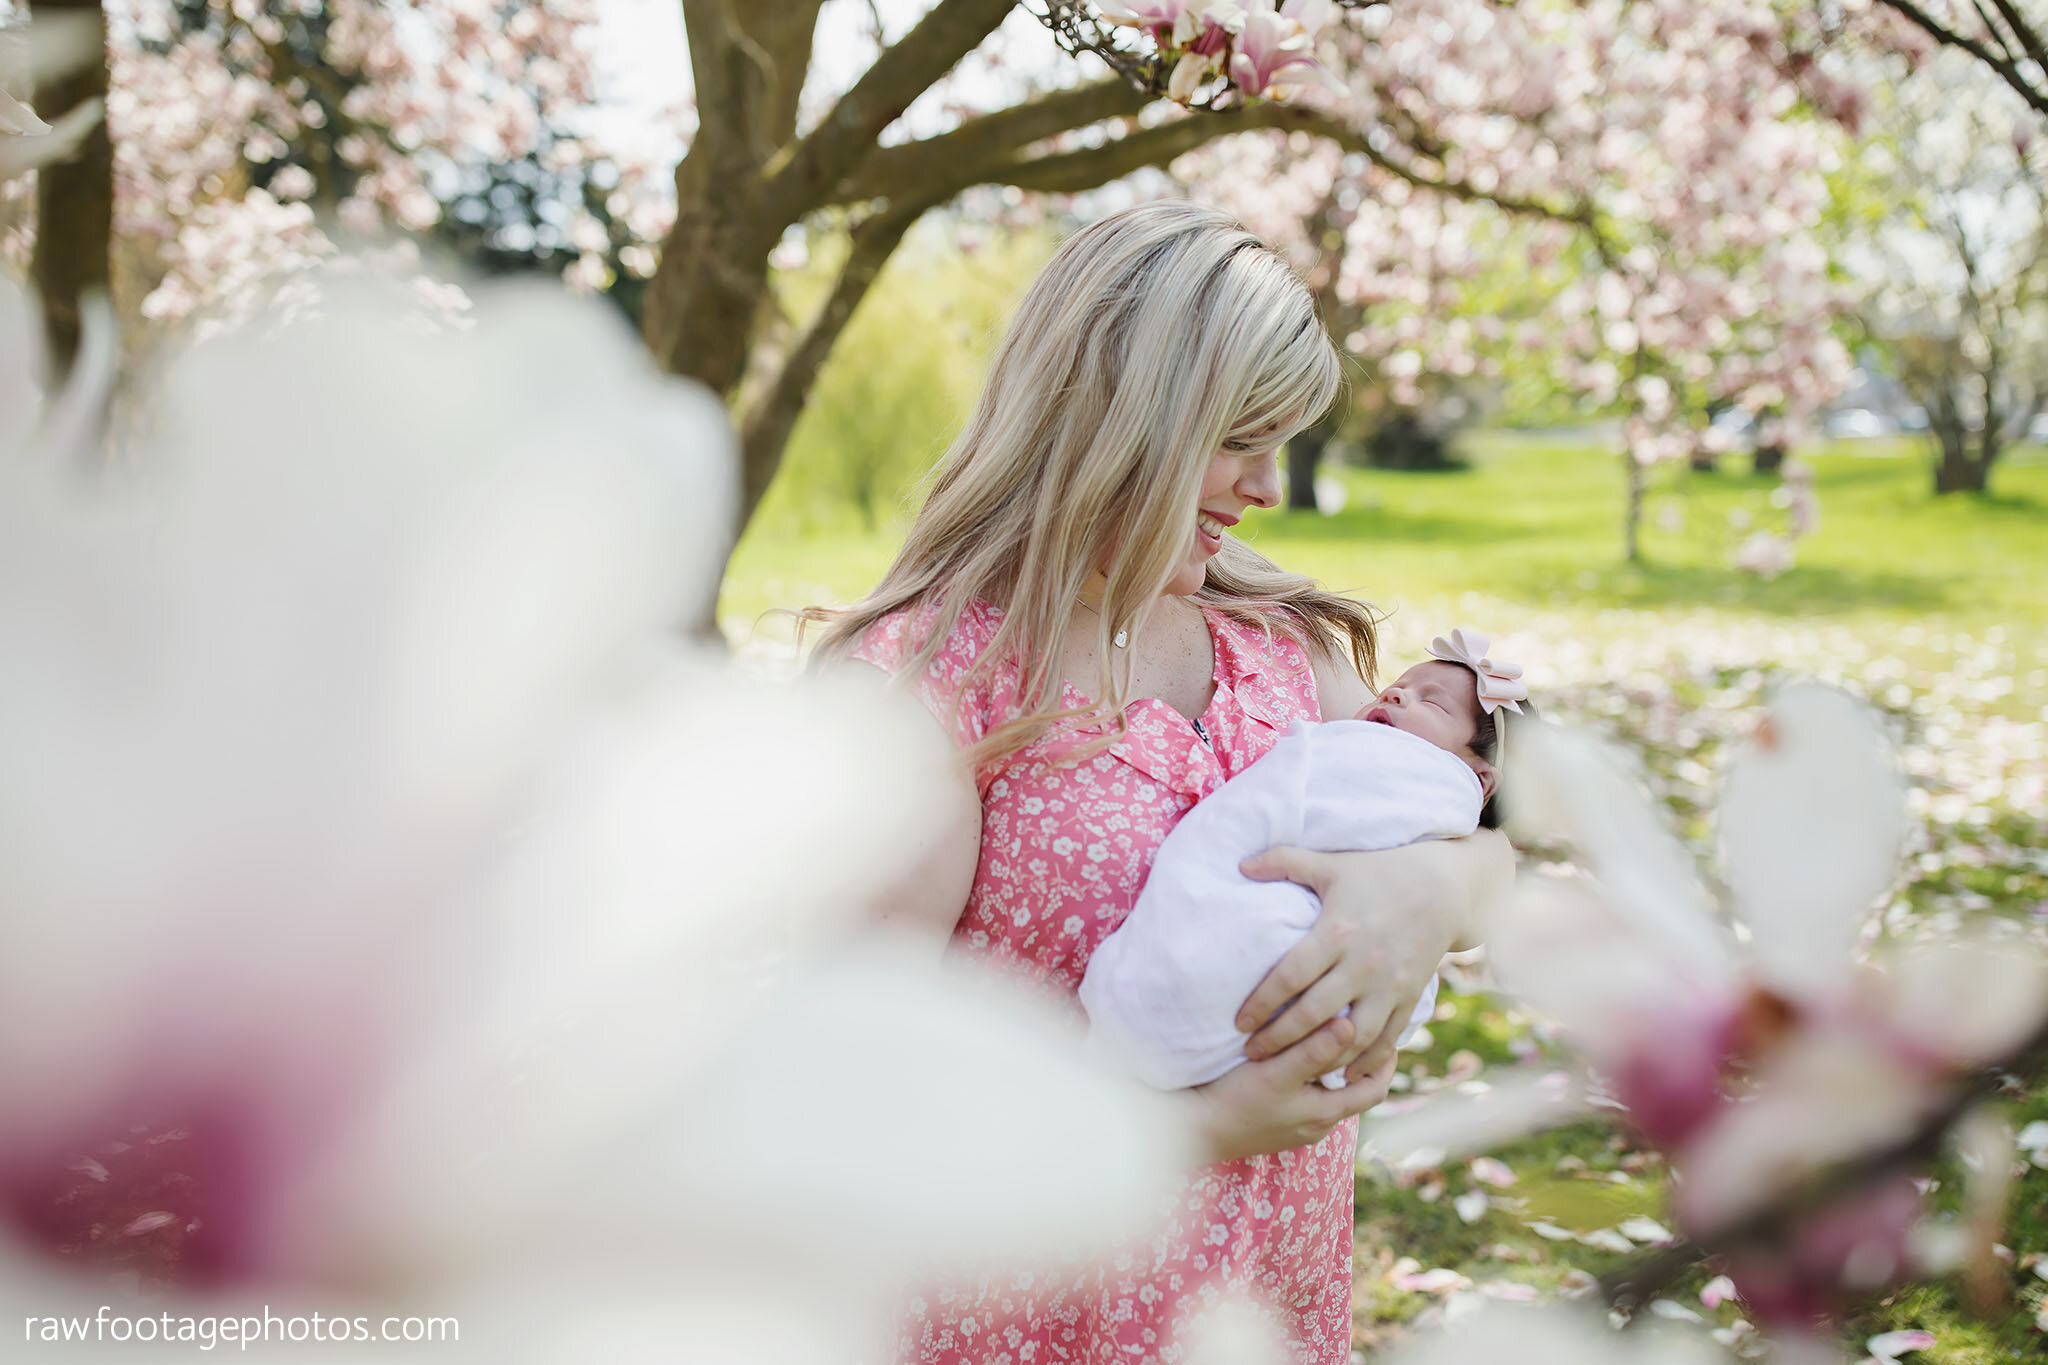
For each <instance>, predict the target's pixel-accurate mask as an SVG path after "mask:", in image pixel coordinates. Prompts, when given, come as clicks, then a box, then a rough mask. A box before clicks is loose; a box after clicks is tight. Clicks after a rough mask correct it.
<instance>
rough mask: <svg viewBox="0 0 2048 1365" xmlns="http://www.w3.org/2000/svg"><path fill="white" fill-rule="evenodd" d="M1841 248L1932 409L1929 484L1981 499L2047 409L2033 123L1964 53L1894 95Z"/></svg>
mask: <svg viewBox="0 0 2048 1365" xmlns="http://www.w3.org/2000/svg"><path fill="white" fill-rule="evenodd" d="M1883 132H1884V136H1883V137H1882V138H1880V139H1878V140H1876V141H1873V142H1872V143H1871V144H1869V145H1868V146H1867V147H1866V148H1865V149H1864V152H1863V155H1862V158H1861V163H1862V164H1861V166H1860V167H1859V171H1860V173H1861V174H1863V175H1864V176H1866V177H1868V179H1869V181H1870V184H1869V185H1868V186H1867V187H1866V189H1865V192H1864V196H1863V197H1864V199H1865V201H1866V202H1867V203H1869V204H1871V205H1872V206H1873V208H1872V210H1871V212H1870V214H1869V216H1868V217H1867V218H1866V219H1865V221H1863V222H1860V223H1858V224H1855V225H1854V227H1855V230H1854V232H1853V235H1852V236H1851V237H1850V238H1849V240H1848V241H1847V242H1846V243H1845V245H1844V248H1843V250H1842V252H1841V255H1842V257H1843V259H1844V260H1845V261H1847V262H1848V263H1850V265H1851V266H1852V268H1854V269H1855V270H1856V272H1857V274H1858V275H1859V276H1860V278H1861V281H1862V283H1863V286H1864V290H1865V293H1864V298H1863V303H1862V307H1861V310H1860V311H1861V316H1862V320H1863V324H1864V326H1865V327H1866V328H1867V330H1868V331H1869V333H1870V334H1871V335H1872V336H1873V337H1875V338H1877V339H1878V340H1879V341H1881V342H1882V343H1884V344H1885V346H1886V347H1887V349H1888V351H1889V353H1890V355H1891V357H1892V360H1893V363H1894V365H1895V367H1896V369H1897V372H1898V376H1899V379H1900V382H1901V383H1902V384H1903V385H1904V387H1905V389H1906V391H1907V393H1908V394H1909V395H1910V396H1911V397H1912V399H1913V401H1914V402H1915V403H1917V404H1919V405H1920V406H1921V407H1922V408H1923V409H1924V410H1925V411H1926V414H1927V426H1928V434H1929V435H1930V436H1931V437H1932V438H1933V440H1934V443H1935V464H1934V490H1935V492H1937V493H1954V492H1964V491H1969V492H1983V491H1984V490H1985V488H1986V486H1987V483H1988V480H1989V478H1990V474H1991V469H1992V467H1993V466H1994V465H1995V464H1996V463H1997V461H1998V459H1999V456H2000V455H2001V454H2003V453H2004V451H2005V450H2006V449H2007V448H2008V446H2009V445H2010V444H2011V443H2012V442H2013V441H2014V440H2016V439H2017V438H2019V437H2020V436H2022V435H2023V434H2024V433H2025V431H2026V429H2027V425H2028V423H2029V421H2030V420H2031V419H2032V418H2033V417H2034V416H2035V415H2036V414H2037V413H2038V412H2039V411H2040V410H2041V407H2042V404H2043V402H2044V401H2048V186H2044V182H2043V175H2044V173H2048V164H2044V163H2043V160H2042V150H2041V147H2040V141H2041V140H2040V138H2039V137H2038V136H2037V133H2036V121H2035V116H2034V114H2033V112H2032V111H2031V110H2029V109H2028V108H2026V107H2025V105H2024V104H2023V103H2022V102H2021V101H2020V100H2019V99H2017V98H2015V97H2014V96H2013V95H2012V93H2011V91H2009V90H2007V89H2005V88H2003V87H2001V86H1997V85H1992V84H1990V83H1988V82H1986V81H1985V80H1984V79H1983V75H1982V69H1981V67H1980V66H1979V65H1978V64H1977V63H1974V62H1972V61H1970V60H1969V59H1968V58H1967V56H1966V55H1965V54H1964V53H1962V52H1960V51H1944V52H1940V53H1937V54H1934V55H1933V56H1932V57H1930V58H1929V59H1928V60H1927V61H1926V62H1924V63H1923V65H1922V67H1921V69H1920V70H1919V71H1918V72H1916V73H1915V76H1914V78H1913V79H1912V80H1911V81H1908V82H1902V83H1900V84H1899V85H1898V86H1896V87H1895V88H1894V89H1893V90H1892V91H1891V92H1890V96H1889V98H1888V99H1887V101H1886V103H1885V105H1884V109H1883Z"/></svg>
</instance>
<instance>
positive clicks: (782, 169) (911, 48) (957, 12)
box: [762, 0, 1015, 223]
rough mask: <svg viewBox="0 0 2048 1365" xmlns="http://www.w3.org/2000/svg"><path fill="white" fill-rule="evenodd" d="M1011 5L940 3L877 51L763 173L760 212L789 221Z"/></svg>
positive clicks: (978, 0)
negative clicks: (821, 118)
mask: <svg viewBox="0 0 2048 1365" xmlns="http://www.w3.org/2000/svg"><path fill="white" fill-rule="evenodd" d="M1014 4H1015V0H939V3H938V4H937V5H936V6H934V7H933V8H932V9H931V11H930V12H929V13H927V14H926V15H925V16H924V18H922V19H920V20H918V22H917V26H916V27H915V28H913V29H911V30H910V32H908V33H906V34H904V35H903V36H902V37H901V38H900V39H898V40H897V41H896V42H895V43H893V44H891V45H890V46H889V47H887V48H884V49H883V50H882V55H881V56H879V57H877V58H876V59H875V64H874V65H873V66H871V67H869V68H868V70H867V73H866V74H865V75H863V76H862V77H861V78H860V79H859V80H858V81H856V82H855V83H854V87H853V89H851V90H849V91H847V92H846V93H845V94H844V95H842V96H840V98H839V102H838V103H837V104H835V105H833V106H832V110H831V112H830V113H828V114H826V115H825V118H824V121H823V122H821V123H819V125H818V126H817V127H816V128H813V129H812V130H811V131H810V133H809V134H808V135H807V136H806V137H805V138H804V139H803V140H802V141H800V142H798V143H797V144H796V145H795V146H793V147H791V148H789V149H787V150H786V151H785V152H783V153H781V154H780V155H778V156H777V157H776V158H775V159H774V160H772V161H771V162H770V163H769V165H768V166H767V168H766V170H767V183H766V186H765V188H764V194H763V200H762V207H763V209H764V210H765V211H766V212H767V213H769V214H771V215H773V216H774V218H775V221H776V222H781V223H789V222H795V221H796V220H797V219H798V218H799V217H801V216H802V215H803V213H804V212H805V211H806V210H808V209H811V208H815V207H816V206H818V205H819V204H821V203H823V202H824V201H825V198H826V196H827V194H828V193H829V192H830V190H831V187H832V186H833V185H836V184H838V183H839V182H840V181H841V180H843V179H845V178H846V176H847V175H848V174H849V173H851V172H852V171H853V169H854V167H855V166H857V165H858V164H859V163H860V161H861V159H862V157H863V156H865V155H866V154H867V153H869V152H870V151H872V150H873V148H874V145H875V139H876V138H877V137H879V136H880V135H881V132H882V130H883V129H884V128H886V127H888V126H889V125H890V124H891V123H894V122H895V121H896V119H897V118H898V117H900V116H901V115H902V113H903V111H904V110H905V109H907V108H909V107H910V104H911V101H913V100H915V99H916V98H917V97H918V96H919V95H921V94H923V93H924V91H925V89H926V88H927V87H928V86H930V85H931V84H932V83H933V82H934V81H936V80H938V79H939V77H941V76H943V75H945V74H946V73H947V72H948V71H950V70H952V69H953V67H954V66H955V65H956V64H958V62H959V61H960V59H961V58H962V57H965V56H966V55H967V54H968V53H970V52H972V51H973V50H974V49H975V48H976V47H977V46H979V45H980V43H981V40H982V39H983V38H985V37H987V36H988V35H989V34H990V33H992V32H994V31H995V29H996V27H997V25H999V24H1001V23H1002V21H1003V17H1004V16H1005V15H1007V14H1008V13H1009V12H1010V10H1011V9H1012V8H1013V7H1014Z"/></svg>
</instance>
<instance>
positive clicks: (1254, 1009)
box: [1237, 933, 1344, 1055]
mask: <svg viewBox="0 0 2048 1365" xmlns="http://www.w3.org/2000/svg"><path fill="white" fill-rule="evenodd" d="M1338 956H1339V954H1338V949H1337V944H1336V943H1335V942H1334V941H1333V940H1332V938H1331V936H1330V935H1328V934H1316V933H1310V934H1309V936H1308V937H1307V938H1305V939H1303V940H1302V941H1301V942H1299V943H1297V944H1295V945H1294V946H1293V947H1292V948H1290V949H1288V950H1287V956H1285V957H1283V958H1281V959H1280V960H1279V961H1278V962H1276V963H1274V964H1273V970H1272V971H1270V972H1267V973H1266V977H1265V980H1263V981H1261V982H1259V984H1258V987H1257V989H1255V990H1254V991H1253V992H1252V993H1251V995H1250V996H1248V997H1247V998H1246V1000H1245V1002H1244V1004H1243V1006H1242V1007H1241V1008H1239V1010H1238V1012H1237V1031H1238V1032H1239V1033H1256V1032H1259V1031H1261V1030H1263V1029H1264V1028H1265V1027H1266V1025H1267V1023H1268V1021H1270V1020H1272V1019H1273V1016H1274V1015H1276V1014H1278V1013H1279V1012H1280V1010H1281V1009H1282V1007H1284V1006H1285V1005H1286V1004H1287V1002H1288V1001H1290V1000H1292V999H1294V998H1295V997H1296V996H1298V995H1300V994H1301V993H1302V992H1303V991H1305V990H1307V989H1308V988H1309V987H1311V986H1313V985H1315V984H1316V982H1318V981H1320V980H1322V978H1323V976H1324V974H1325V973H1327V972H1328V971H1329V970H1330V968H1332V967H1334V966H1336V965H1337V958H1338ZM1343 1007H1344V1002H1343V1001H1342V1000H1339V1001H1337V1003H1336V1004H1335V1005H1332V1006H1331V1007H1330V1008H1329V1009H1326V1010H1324V1011H1323V1013H1322V1015H1321V1017H1320V1018H1316V1019H1311V1020H1309V1021H1308V1027H1307V1028H1298V1029H1295V1030H1294V1031H1293V1032H1292V1033H1291V1034H1289V1035H1288V1037H1287V1042H1288V1043H1291V1042H1293V1041H1294V1040H1295V1039H1296V1038H1299V1037H1301V1036H1302V1035H1303V1034H1305V1033H1307V1032H1308V1030H1309V1029H1310V1028H1314V1027H1315V1026H1316V1025H1317V1024H1319V1023H1321V1022H1322V1021H1323V1020H1324V1019H1328V1018H1329V1017H1330V1016H1332V1015H1334V1014H1335V1013H1336V1012H1337V1011H1338V1010H1340V1009H1342V1008H1343ZM1290 1012H1291V1011H1290ZM1276 1036H1277V1035H1276ZM1267 1042H1268V1044H1272V1042H1273V1040H1272V1039H1270V1038H1269V1039H1267ZM1285 1046H1286V1043H1280V1044H1277V1045H1269V1046H1268V1047H1267V1048H1266V1052H1267V1053H1268V1054H1269V1055H1270V1054H1271V1053H1274V1052H1278V1051H1279V1050H1280V1048H1281V1047H1285Z"/></svg>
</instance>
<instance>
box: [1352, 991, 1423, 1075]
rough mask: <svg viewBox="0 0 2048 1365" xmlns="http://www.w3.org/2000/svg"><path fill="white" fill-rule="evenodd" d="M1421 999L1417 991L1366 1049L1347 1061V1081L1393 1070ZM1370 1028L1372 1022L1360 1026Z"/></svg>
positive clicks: (1404, 1001) (1388, 1020) (1419, 992)
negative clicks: (1396, 1057) (1402, 1036)
mask: <svg viewBox="0 0 2048 1365" xmlns="http://www.w3.org/2000/svg"><path fill="white" fill-rule="evenodd" d="M1421 998H1422V992H1421V991H1416V992H1415V993H1414V994H1412V995H1410V996H1409V997H1407V998H1406V999H1405V1000H1403V1001H1402V1002H1401V1003H1400V1006H1399V1007H1398V1008H1397V1009H1395V1011H1394V1012H1393V1013H1392V1014H1390V1015H1388V1016H1387V1021H1386V1023H1385V1024H1384V1025H1383V1026H1382V1027H1381V1028H1380V1030H1379V1032H1378V1033H1376V1034H1375V1035H1373V1037H1372V1038H1371V1039H1370V1040H1368V1041H1367V1042H1366V1044H1365V1046H1364V1047H1362V1048H1360V1049H1358V1051H1357V1053H1356V1054H1355V1055H1354V1056H1352V1057H1351V1058H1349V1059H1348V1060H1347V1063H1346V1065H1345V1069H1344V1075H1345V1078H1346V1079H1347V1080H1348V1079H1350V1078H1352V1077H1354V1076H1363V1075H1365V1074H1366V1073H1368V1072H1373V1071H1378V1070H1380V1069H1381V1068H1383V1067H1384V1068H1387V1069H1389V1070H1391V1068H1392V1067H1393V1065H1394V1052H1395V1049H1396V1047H1397V1045H1398V1044H1399V1043H1400V1041H1401V1035H1402V1034H1403V1033H1405V1032H1407V1031H1408V1020H1409V1019H1410V1018H1411V1017H1412V1016H1413V1015H1414V1013H1415V1002H1416V1001H1418V1000H1420V999H1421ZM1356 1012H1357V1011H1356V1007H1355V1006H1354V1008H1353V1013H1354V1015H1355V1014H1356ZM1369 1027H1371V1024H1370V1022H1367V1023H1366V1024H1363V1025H1361V1026H1360V1028H1361V1029H1364V1028H1369Z"/></svg>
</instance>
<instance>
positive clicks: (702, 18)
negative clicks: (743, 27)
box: [683, 0, 748, 140]
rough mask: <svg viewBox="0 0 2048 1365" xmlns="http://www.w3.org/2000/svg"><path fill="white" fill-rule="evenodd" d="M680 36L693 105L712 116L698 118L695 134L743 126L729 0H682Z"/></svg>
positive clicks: (717, 134)
mask: <svg viewBox="0 0 2048 1365" xmlns="http://www.w3.org/2000/svg"><path fill="white" fill-rule="evenodd" d="M683 36H684V39H685V41H686V42H687V43H688V45H689V48H690V83H691V85H692V87H693V88H694V90H695V93H696V99H697V107H698V108H699V109H700V110H703V111H705V112H706V113H715V115H716V117H708V118H702V119H700V120H699V127H698V129H697V137H698V138H704V137H705V136H706V134H707V133H708V134H709V136H710V137H711V138H712V139H714V140H715V139H718V138H720V137H722V136H724V135H726V134H728V133H730V132H734V131H737V130H739V129H741V128H744V127H747V126H748V122H747V120H746V118H745V113H746V111H745V109H744V107H743V106H742V104H741V87H740V81H739V71H738V67H737V65H736V63H735V61H734V59H735V57H736V56H737V55H738V53H737V48H738V39H739V24H738V21H736V20H735V19H734V18H733V15H732V0H683Z"/></svg>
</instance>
